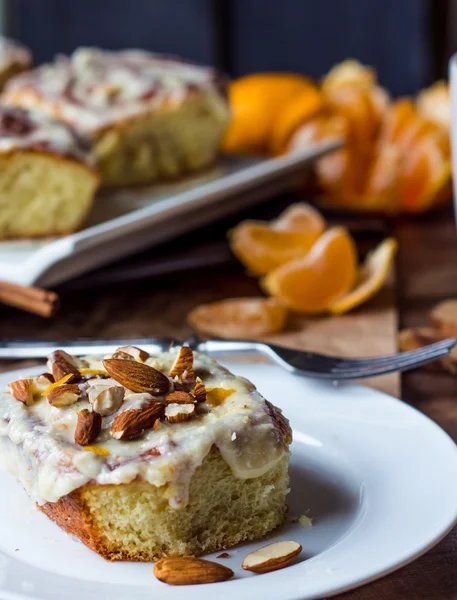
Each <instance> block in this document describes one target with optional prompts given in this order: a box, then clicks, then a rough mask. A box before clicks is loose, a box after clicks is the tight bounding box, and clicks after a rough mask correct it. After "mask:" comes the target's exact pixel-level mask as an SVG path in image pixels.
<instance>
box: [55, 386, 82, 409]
mask: <svg viewBox="0 0 457 600" xmlns="http://www.w3.org/2000/svg"><path fill="white" fill-rule="evenodd" d="M81 396H82V392H81V390H80V389H79V386H78V385H77V384H76V383H64V384H63V385H59V386H58V387H56V388H54V389H52V390H51V391H50V392H49V394H48V402H49V404H51V405H52V406H57V407H58V408H62V407H63V406H69V405H70V404H74V403H75V402H77V401H78V400H79V399H80V398H81Z"/></svg>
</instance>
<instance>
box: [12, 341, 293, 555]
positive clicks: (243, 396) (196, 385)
mask: <svg viewBox="0 0 457 600" xmlns="http://www.w3.org/2000/svg"><path fill="white" fill-rule="evenodd" d="M47 368H48V370H49V371H50V372H51V373H47V374H43V375H41V376H39V377H34V378H30V379H23V380H20V381H15V382H12V383H10V384H9V392H8V393H3V394H1V395H0V410H1V414H2V417H3V418H2V419H1V420H0V464H2V465H3V466H4V467H6V468H7V469H8V470H9V471H10V472H11V473H12V474H13V475H14V476H15V477H16V478H17V479H18V480H19V481H20V482H21V483H22V484H23V486H24V487H25V489H26V491H27V492H28V494H29V495H30V496H31V497H32V499H33V500H35V501H36V502H37V503H38V505H39V507H40V508H41V510H42V511H43V512H44V513H45V514H46V515H47V516H48V517H49V518H50V519H52V520H53V521H55V522H56V523H57V524H58V525H59V526H60V527H61V528H62V529H64V530H65V531H66V532H68V533H70V534H72V535H74V536H76V537H78V538H79V539H80V540H81V541H82V542H83V543H84V544H86V545H87V546H88V547H89V548H91V549H92V550H94V551H95V552H98V553H99V554H100V555H101V556H103V557H104V558H106V559H108V560H136V561H151V560H154V559H157V558H160V557H163V556H183V555H198V554H202V553H206V552H212V551H215V550H219V549H224V548H229V547H231V546H233V545H235V544H237V543H239V542H242V541H245V540H253V539H258V538H261V537H263V536H265V535H266V534H267V533H269V532H270V531H271V530H273V529H274V528H276V527H277V526H279V525H280V524H282V523H283V521H284V519H285V510H286V505H285V497H286V494H287V493H288V487H289V477H288V463H289V449H288V446H289V444H290V442H291V430H290V427H289V424H288V421H287V419H286V418H285V417H284V416H283V415H282V413H281V411H280V410H279V409H277V408H276V407H274V406H273V405H272V404H270V403H269V402H267V401H266V400H264V398H263V397H262V396H261V395H260V394H259V393H258V392H257V391H256V389H255V387H254V386H253V385H252V384H251V383H250V382H248V381H247V380H246V379H244V378H242V377H236V376H235V375H233V374H232V373H230V372H229V371H227V370H226V369H224V368H223V367H221V366H220V365H219V364H218V363H217V362H216V361H214V360H213V359H211V358H209V357H208V356H205V355H202V354H195V356H194V355H193V353H192V350H191V349H190V348H188V347H182V348H179V349H172V350H171V351H170V352H166V353H162V354H159V355H157V356H149V355H148V354H147V353H146V352H144V351H142V350H140V349H138V348H135V347H132V346H129V347H126V348H120V349H119V350H118V351H117V352H115V354H114V355H113V356H112V357H109V358H108V359H105V360H103V361H102V360H99V359H94V358H85V359H75V358H73V357H71V356H69V355H68V354H66V353H65V352H63V351H56V352H55V353H54V354H53V355H51V357H50V360H49V363H48V367H47ZM54 380H57V381H56V382H55V383H54Z"/></svg>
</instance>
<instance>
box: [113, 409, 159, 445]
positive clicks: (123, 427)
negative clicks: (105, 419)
mask: <svg viewBox="0 0 457 600" xmlns="http://www.w3.org/2000/svg"><path fill="white" fill-rule="evenodd" d="M164 407H165V405H164V404H163V403H162V402H156V401H154V400H153V401H151V402H149V403H148V404H147V405H146V406H143V407H142V408H138V409H134V408H130V409H128V410H124V411H123V412H121V414H120V415H118V416H117V417H116V418H115V419H114V421H113V424H112V425H111V431H110V433H111V437H113V438H114V439H115V440H132V439H134V438H137V437H138V436H140V435H141V434H142V433H143V431H144V430H145V429H151V427H153V425H154V423H155V422H156V421H157V419H160V418H161V417H162V416H163V412H164Z"/></svg>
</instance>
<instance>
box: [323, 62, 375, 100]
mask: <svg viewBox="0 0 457 600" xmlns="http://www.w3.org/2000/svg"><path fill="white" fill-rule="evenodd" d="M374 85H376V72H375V71H374V69H371V68H370V67H365V66H364V65H362V64H360V63H359V62H358V61H357V60H352V59H348V60H345V61H343V62H341V63H339V64H337V65H335V66H334V67H333V68H332V69H331V70H330V71H329V72H328V73H327V75H326V76H325V77H324V78H323V80H322V90H323V91H324V92H325V93H331V92H333V91H335V90H337V89H341V88H342V87H360V88H371V87H373V86H374Z"/></svg>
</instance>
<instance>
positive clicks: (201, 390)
mask: <svg viewBox="0 0 457 600" xmlns="http://www.w3.org/2000/svg"><path fill="white" fill-rule="evenodd" d="M192 395H193V397H194V398H195V401H196V402H206V387H205V384H204V383H203V381H202V380H201V379H200V377H197V380H196V382H195V387H194V389H193V390H192Z"/></svg>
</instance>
